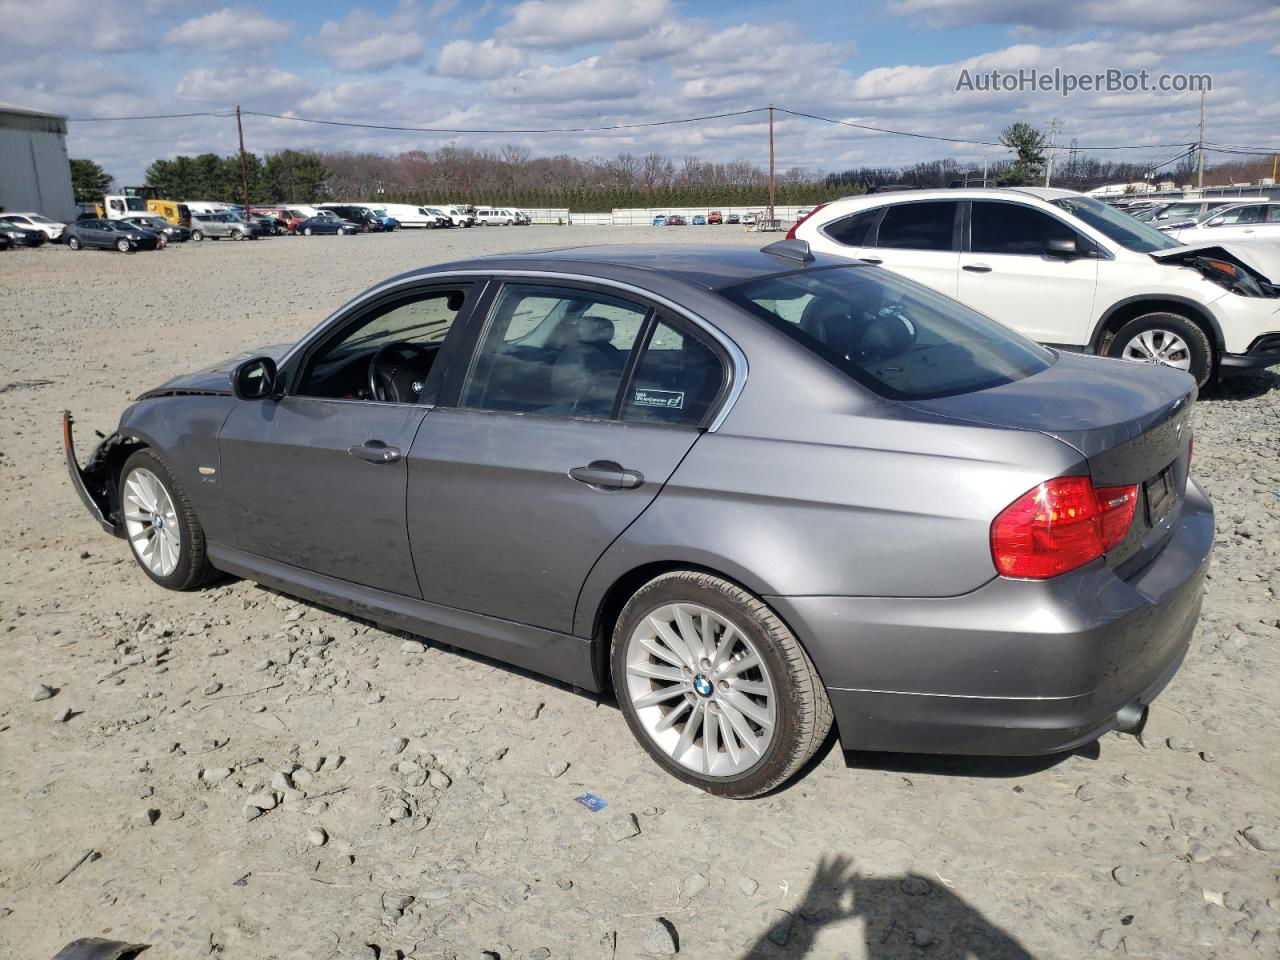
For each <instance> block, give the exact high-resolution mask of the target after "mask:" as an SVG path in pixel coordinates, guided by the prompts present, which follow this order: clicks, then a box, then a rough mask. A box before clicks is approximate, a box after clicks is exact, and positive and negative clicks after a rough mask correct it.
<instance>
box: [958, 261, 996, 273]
mask: <svg viewBox="0 0 1280 960" xmlns="http://www.w3.org/2000/svg"><path fill="white" fill-rule="evenodd" d="M960 269H961V270H968V271H969V272H970V273H990V272H991V268H990V267H989V266H987V265H986V264H985V263H966V264H965V265H964V266H963V267H961V268H960Z"/></svg>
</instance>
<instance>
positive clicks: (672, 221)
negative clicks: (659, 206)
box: [667, 213, 688, 227]
mask: <svg viewBox="0 0 1280 960" xmlns="http://www.w3.org/2000/svg"><path fill="white" fill-rule="evenodd" d="M687 224H688V221H687V220H685V218H684V217H682V216H680V214H678V213H673V214H671V215H670V216H669V217H667V226H668V227H683V226H686V225H687Z"/></svg>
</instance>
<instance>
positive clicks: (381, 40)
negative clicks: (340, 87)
mask: <svg viewBox="0 0 1280 960" xmlns="http://www.w3.org/2000/svg"><path fill="white" fill-rule="evenodd" d="M432 15H433V14H432V13H431V12H430V11H426V12H424V11H423V10H422V9H421V8H420V7H419V6H418V3H417V0H400V3H399V4H397V6H396V9H395V11H394V12H393V13H392V14H391V15H390V16H387V17H379V16H377V15H375V14H372V13H370V12H369V11H368V10H365V9H364V8H363V7H354V8H353V9H352V10H351V12H350V13H348V14H347V15H346V16H345V17H343V18H342V19H340V20H326V21H325V22H324V23H323V24H321V25H320V32H319V33H317V34H316V36H315V37H314V38H312V40H311V41H310V45H311V46H313V47H315V48H316V49H317V50H319V51H320V52H321V53H323V54H324V55H325V56H326V57H328V58H329V60H331V61H332V62H333V65H334V66H335V67H337V68H338V69H339V70H345V71H347V72H350V73H360V72H363V71H376V70H386V69H387V68H389V67H393V66H395V65H396V64H401V63H417V62H418V61H419V60H421V59H422V55H423V54H424V53H425V52H426V49H427V44H426V40H425V39H424V38H423V36H422V33H421V32H420V25H421V24H422V23H424V22H426V21H427V20H429V19H430V18H431V16H432Z"/></svg>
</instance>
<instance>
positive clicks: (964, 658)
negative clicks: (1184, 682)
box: [769, 483, 1213, 756]
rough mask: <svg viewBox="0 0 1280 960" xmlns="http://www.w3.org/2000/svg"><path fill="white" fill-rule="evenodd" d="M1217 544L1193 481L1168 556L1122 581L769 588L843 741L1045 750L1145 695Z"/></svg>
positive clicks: (1107, 572) (1104, 574)
mask: <svg viewBox="0 0 1280 960" xmlns="http://www.w3.org/2000/svg"><path fill="white" fill-rule="evenodd" d="M1212 545H1213V508H1212V506H1211V505H1210V504H1209V501H1208V499H1207V498H1206V497H1205V496H1204V494H1203V493H1202V492H1201V491H1200V489H1199V488H1198V487H1196V486H1195V484H1194V483H1189V484H1188V487H1187V496H1186V499H1185V500H1184V501H1183V507H1182V513H1181V516H1180V517H1179V519H1178V521H1177V523H1176V527H1175V529H1174V532H1173V534H1172V536H1171V537H1170V539H1169V541H1168V542H1167V543H1166V545H1165V547H1164V549H1163V550H1162V551H1161V553H1160V555H1159V556H1158V557H1157V558H1156V559H1155V560H1154V561H1153V562H1152V563H1150V564H1148V565H1147V567H1146V568H1144V569H1143V570H1141V571H1140V572H1139V573H1137V574H1135V575H1134V576H1132V577H1131V578H1129V579H1128V580H1122V579H1120V578H1119V577H1117V576H1116V575H1115V573H1113V572H1112V570H1111V569H1110V568H1108V567H1107V566H1106V565H1105V564H1104V563H1103V562H1102V561H1097V562H1095V563H1093V564H1090V565H1089V566H1087V567H1084V568H1082V569H1081V570H1079V571H1076V572H1074V573H1071V574H1067V575H1064V576H1062V577H1058V578H1056V579H1054V580H1048V581H1041V582H1034V581H1019V580H1009V579H1004V578H996V579H994V580H992V581H990V582H989V583H987V584H985V585H984V586H982V587H981V588H979V589H978V590H975V591H973V592H972V593H969V594H965V595H964V596H959V597H948V598H929V599H905V598H864V597H771V598H769V602H770V603H771V604H773V605H774V607H775V609H776V610H777V611H778V613H779V614H780V615H781V616H782V617H783V618H784V619H785V620H786V621H787V622H788V623H789V624H790V625H791V627H792V628H793V629H794V630H795V631H796V633H797V635H798V636H800V638H801V639H802V640H803V641H804V642H805V644H806V648H807V649H808V651H809V653H810V656H811V657H812V659H813V661H814V663H815V665H816V666H817V668H818V672H819V674H820V675H821V676H822V679H823V683H824V685H825V686H826V688H827V694H828V696H829V697H830V699H831V704H832V707H833V708H834V711H835V718H836V723H837V726H838V729H839V732H840V739H841V742H842V745H843V746H844V748H845V749H848V750H888V751H895V752H904V753H957V754H983V755H996V756H999V755H1004V756H1037V755H1042V754H1050V753H1056V752H1058V751H1062V750H1069V749H1071V748H1073V747H1077V746H1079V745H1081V744H1083V743H1088V742H1090V741H1092V740H1095V739H1097V738H1098V737H1099V736H1101V735H1102V734H1103V733H1105V732H1107V731H1108V730H1110V729H1112V728H1114V727H1115V726H1116V713H1117V712H1118V711H1119V710H1120V709H1121V708H1122V707H1125V706H1127V705H1129V704H1131V703H1135V702H1136V703H1140V704H1144V705H1145V704H1148V703H1150V702H1151V701H1152V700H1153V699H1154V698H1155V697H1156V696H1157V695H1158V694H1159V693H1160V691H1161V690H1163V689H1164V687H1165V686H1166V685H1167V684H1168V682H1169V681H1170V679H1172V677H1173V675H1174V673H1176V672H1177V669H1178V667H1179V665H1180V664H1181V663H1182V660H1183V658H1184V657H1185V655H1186V652H1187V648H1188V646H1189V644H1190V641H1191V636H1192V633H1193V632H1194V630H1195V626H1196V621H1197V620H1198V618H1199V614H1200V603H1201V599H1202V596H1203V580H1204V575H1205V571H1206V569H1207V568H1208V563H1209V555H1210V552H1211V550H1212Z"/></svg>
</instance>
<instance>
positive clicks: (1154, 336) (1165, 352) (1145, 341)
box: [1120, 329, 1191, 370]
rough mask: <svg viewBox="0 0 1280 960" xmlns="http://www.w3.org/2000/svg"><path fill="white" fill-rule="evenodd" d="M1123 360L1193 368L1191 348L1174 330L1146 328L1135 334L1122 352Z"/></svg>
mask: <svg viewBox="0 0 1280 960" xmlns="http://www.w3.org/2000/svg"><path fill="white" fill-rule="evenodd" d="M1120 357H1121V359H1123V360H1130V361H1132V362H1134V363H1155V364H1159V365H1160V366H1164V367H1174V368H1176V369H1178V370H1190V369H1191V348H1190V347H1188V346H1187V342H1186V341H1185V340H1183V339H1182V337H1180V336H1178V335H1177V334H1176V333H1174V332H1173V331H1172V330H1160V329H1156V330H1144V331H1142V332H1141V333H1139V334H1135V335H1134V337H1133V339H1131V340H1130V341H1129V342H1128V343H1126V344H1125V345H1124V349H1123V350H1122V351H1121V352H1120Z"/></svg>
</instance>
